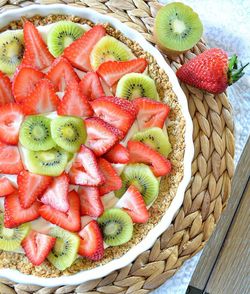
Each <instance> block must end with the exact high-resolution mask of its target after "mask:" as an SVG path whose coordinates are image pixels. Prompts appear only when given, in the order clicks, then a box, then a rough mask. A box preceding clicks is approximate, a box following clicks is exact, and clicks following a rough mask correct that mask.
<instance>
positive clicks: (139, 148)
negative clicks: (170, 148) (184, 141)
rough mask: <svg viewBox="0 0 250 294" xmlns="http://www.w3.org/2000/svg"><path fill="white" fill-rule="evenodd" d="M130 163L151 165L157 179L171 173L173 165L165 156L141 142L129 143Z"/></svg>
mask: <svg viewBox="0 0 250 294" xmlns="http://www.w3.org/2000/svg"><path fill="white" fill-rule="evenodd" d="M128 151H129V162H131V163H137V162H138V163H146V164H149V165H150V167H151V169H152V171H153V173H154V175H155V176H156V177H161V176H165V175H167V174H169V173H170V171H171V163H170V161H169V160H168V159H166V158H165V157H164V156H163V155H161V154H160V153H158V152H157V151H155V150H153V149H152V148H150V147H148V146H147V145H145V144H143V143H141V142H139V141H129V142H128Z"/></svg>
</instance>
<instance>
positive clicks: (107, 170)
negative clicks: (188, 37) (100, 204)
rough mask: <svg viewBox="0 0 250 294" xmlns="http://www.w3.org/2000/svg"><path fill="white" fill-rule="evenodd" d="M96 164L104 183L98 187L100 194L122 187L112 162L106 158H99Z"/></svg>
mask: <svg viewBox="0 0 250 294" xmlns="http://www.w3.org/2000/svg"><path fill="white" fill-rule="evenodd" d="M98 165H99V167H100V169H101V171H102V173H103V174H104V177H105V183H104V184H103V185H102V186H100V187H99V192H100V195H101V196H102V195H104V194H107V193H109V192H112V191H116V190H119V189H120V188H121V187H122V180H121V178H120V177H119V176H118V174H117V172H116V170H115V169H114V168H113V166H112V164H111V163H109V162H108V161H107V160H106V159H104V158H100V159H99V160H98Z"/></svg>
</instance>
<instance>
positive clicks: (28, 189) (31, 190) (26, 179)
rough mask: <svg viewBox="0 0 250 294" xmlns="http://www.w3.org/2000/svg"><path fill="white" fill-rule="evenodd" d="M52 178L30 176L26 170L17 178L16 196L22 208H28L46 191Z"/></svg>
mask: <svg viewBox="0 0 250 294" xmlns="http://www.w3.org/2000/svg"><path fill="white" fill-rule="evenodd" d="M51 182H52V178H51V177H48V176H41V175H36V174H32V173H30V172H28V171H26V170H23V171H21V172H20V173H19V174H18V176H17V184H18V196H19V200H20V203H21V206H22V207H23V208H29V207H30V206H31V205H32V204H33V203H34V202H35V201H36V200H37V198H38V197H39V196H41V195H42V194H43V192H44V191H45V190H46V189H47V187H48V186H49V184H50V183H51Z"/></svg>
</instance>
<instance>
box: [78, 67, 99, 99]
mask: <svg viewBox="0 0 250 294" xmlns="http://www.w3.org/2000/svg"><path fill="white" fill-rule="evenodd" d="M79 86H80V90H81V93H82V94H83V95H84V96H86V97H87V98H88V99H89V100H95V99H96V98H99V97H101V96H104V95H105V93H104V90H103V87H102V84H101V82H100V80H99V78H98V75H97V74H96V73H95V72H88V73H87V74H86V75H85V76H84V77H83V78H82V80H81V82H80V84H79Z"/></svg>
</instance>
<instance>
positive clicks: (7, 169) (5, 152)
mask: <svg viewBox="0 0 250 294" xmlns="http://www.w3.org/2000/svg"><path fill="white" fill-rule="evenodd" d="M22 170H23V164H22V160H21V156H20V153H19V150H18V148H17V146H11V145H5V144H3V143H1V142H0V173H1V174H13V175H16V174H18V173H20V171H22Z"/></svg>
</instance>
